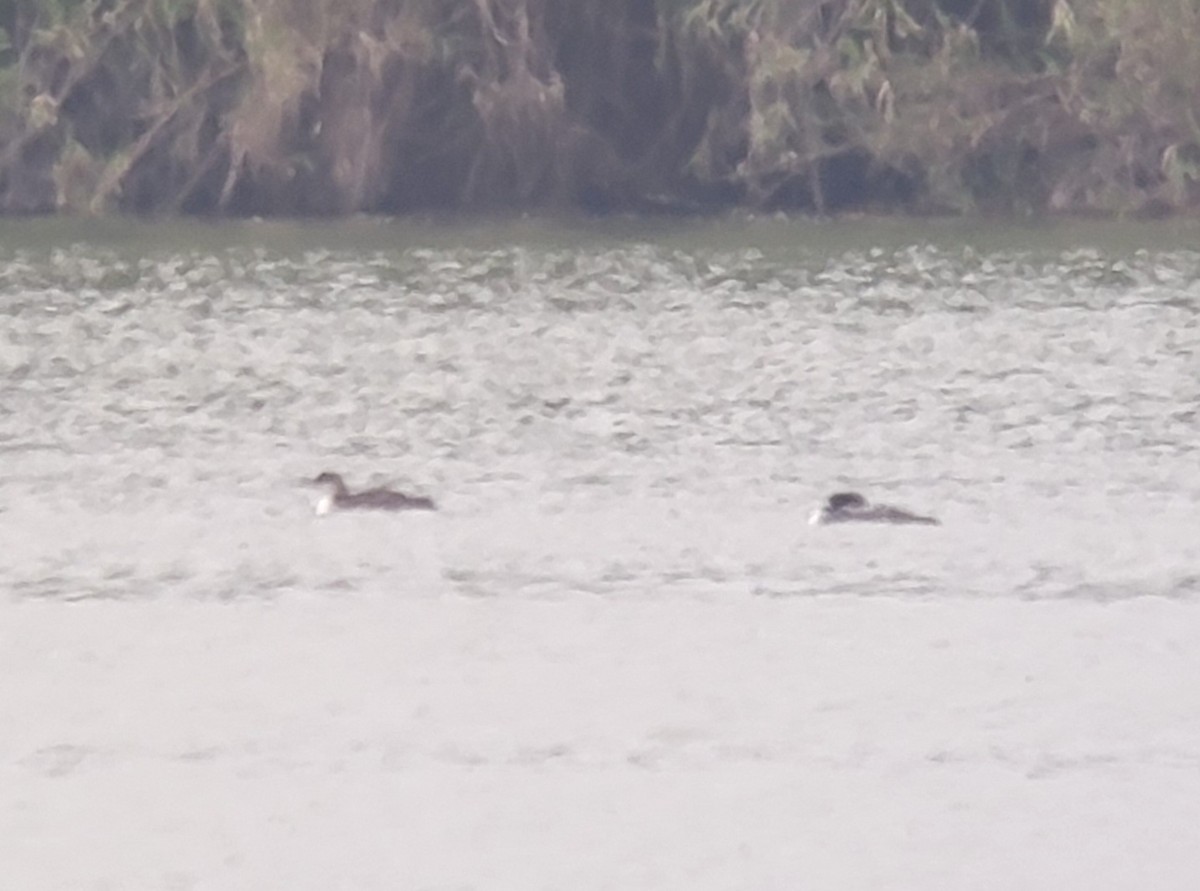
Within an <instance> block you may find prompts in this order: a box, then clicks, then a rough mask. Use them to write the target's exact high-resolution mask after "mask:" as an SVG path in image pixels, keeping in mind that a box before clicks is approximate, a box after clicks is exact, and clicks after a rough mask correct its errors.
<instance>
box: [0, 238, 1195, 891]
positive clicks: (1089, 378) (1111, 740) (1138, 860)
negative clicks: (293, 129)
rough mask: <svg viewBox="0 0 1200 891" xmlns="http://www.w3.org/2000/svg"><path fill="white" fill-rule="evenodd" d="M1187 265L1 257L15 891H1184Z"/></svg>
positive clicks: (341, 247)
mask: <svg viewBox="0 0 1200 891" xmlns="http://www.w3.org/2000/svg"><path fill="white" fill-rule="evenodd" d="M1194 236H1195V232H1194V231H1191V230H1190V229H1189V228H1188V227H1178V228H1172V227H1157V226H1154V227H1134V228H1126V227H1120V226H1098V227H1080V226H1077V225H1072V226H1046V227H1042V228H1039V229H1003V228H997V227H995V226H980V227H975V228H972V227H969V226H961V225H957V224H913V223H911V222H910V223H873V222H865V221H860V222H846V223H838V224H813V223H807V224H798V223H786V222H779V221H742V222H732V221H726V222H720V223H708V224H704V225H681V224H678V223H671V224H660V223H647V222H634V221H614V222H609V223H605V224H603V225H599V224H585V223H580V222H567V223H562V224H559V225H554V224H550V223H545V222H528V221H512V222H503V221H493V222H491V223H484V224H471V225H460V224H453V223H445V222H429V223H426V224H420V223H413V222H407V223H375V222H365V221H360V222H353V223H346V224H343V225H340V226H299V225H268V224H244V225H233V224H223V225H219V226H218V225H214V226H198V225H184V224H178V223H167V224H163V225H157V226H155V225H130V224H118V223H112V222H107V223H87V222H79V223H63V222H25V223H21V224H13V223H4V224H0V386H2V388H3V389H2V390H0V789H3V790H4V791H3V794H0V862H2V863H3V874H4V877H5V879H6V880H7V881H8V882H9V883H10V884H11V885H12V887H19V888H21V889H22V891H40V889H47V891H58V889H62V888H81V889H82V888H95V889H112V888H178V889H184V888H197V889H200V888H204V889H209V888H221V889H241V888H245V889H262V888H289V889H297V891H307V889H312V891H328V889H330V888H346V889H355V891H359V889H364V891H365V889H378V891H394V889H397V888H404V889H408V888H413V889H451V888H453V889H480V891H484V889H486V891H508V889H511V891H531V889H554V891H557V889H562V888H571V889H579V891H592V889H595V891H600V889H613V888H620V889H623V891H625V889H643V888H644V889H653V891H665V889H679V891H700V889H714V891H715V889H731V888H736V889H747V888H750V889H793V888H807V887H814V888H888V889H898V891H929V889H937V888H970V889H978V891H1011V889H1013V888H1055V889H1057V888H1072V889H1074V888H1079V889H1083V888H1086V889H1091V891H1109V889H1111V891H1126V889H1128V888H1135V887H1147V888H1154V889H1156V891H1191V888H1192V887H1193V886H1194V884H1195V878H1194V877H1195V876H1196V874H1197V873H1198V872H1200V846H1198V845H1197V844H1196V830H1195V827H1196V826H1197V825H1200V706H1198V705H1197V697H1196V694H1195V691H1194V689H1193V688H1194V686H1195V682H1194V681H1195V678H1196V677H1197V675H1198V674H1200V623H1198V622H1197V618H1196V606H1197V599H1198V598H1200V535H1197V530H1200V454H1198V452H1197V448H1196V445H1195V443H1196V440H1197V429H1198V423H1197V422H1198V420H1200V418H1198V415H1197V412H1198V410H1200V406H1198V402H1200V356H1198V355H1197V351H1198V349H1200V252H1198V251H1197V250H1196V249H1195V248H1194V247H1192V245H1193V244H1195V243H1200V239H1196V238H1195V237H1194ZM323 470H336V471H340V472H341V473H343V474H345V475H346V477H347V478H348V479H349V480H350V482H351V484H352V485H366V484H368V483H376V482H390V483H393V484H395V485H397V486H402V487H404V488H406V489H409V490H411V491H414V492H417V493H421V494H426V495H429V496H432V497H433V498H435V499H437V501H438V503H439V505H440V507H441V509H440V510H439V511H438V512H436V513H432V514H428V513H420V514H416V513H409V514H398V515H397V514H369V513H362V514H353V513H335V514H333V515H331V516H328V517H323V518H318V517H316V516H315V515H314V513H313V505H314V503H315V501H316V499H317V493H316V492H314V491H313V490H312V489H311V488H308V487H306V486H305V485H304V481H305V480H311V479H312V478H313V477H314V476H315V475H316V474H317V473H319V472H321V471H323ZM844 489H857V490H860V491H862V492H864V493H866V494H867V495H868V496H869V497H871V498H873V499H875V500H877V501H881V502H886V503H894V504H899V505H904V506H907V507H910V508H912V509H914V510H917V511H921V512H929V513H933V514H936V515H937V516H939V517H940V518H941V520H942V523H943V524H942V525H941V526H936V527H925V526H922V527H887V526H881V527H872V526H862V525H840V526H820V527H813V526H809V525H807V523H806V521H807V518H808V516H809V515H810V514H811V513H812V511H813V509H814V508H815V507H816V506H817V505H818V504H819V503H820V502H821V501H822V500H823V499H824V498H825V497H827V496H828V495H829V493H831V492H833V491H837V490H844Z"/></svg>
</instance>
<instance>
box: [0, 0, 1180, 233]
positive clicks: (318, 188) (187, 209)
mask: <svg viewBox="0 0 1200 891" xmlns="http://www.w3.org/2000/svg"><path fill="white" fill-rule="evenodd" d="M1196 33H1200V3H1197V2H1196V0H1156V2H1154V3H1144V2H1138V0H1092V2H1088V3H1083V2H1081V0H823V2H812V0H657V2H654V3H650V2H646V0H613V2H611V3H602V4H599V3H595V2H590V0H45V2H39V3H36V4H35V3H31V2H16V3H8V4H0V211H3V212H6V213H10V214H11V213H42V212H50V211H54V210H61V211H66V212H73V213H103V212H108V211H121V212H168V213H171V212H184V213H198V214H234V215H246V214H262V215H269V214H288V215H338V214H347V213H355V212H376V213H396V212H404V211H409V210H413V209H417V208H428V207H441V208H484V207H493V208H495V207H500V208H537V207H576V208H584V209H588V210H593V211H605V210H628V209H632V210H670V211H676V212H691V211H702V210H709V209H719V208H725V207H733V206H743V207H749V208H767V209H773V208H778V209H785V210H798V211H807V212H815V213H830V212H840V211H845V210H859V209H872V210H882V211H896V210H899V211H906V212H920V213H926V212H956V213H961V212H979V211H984V212H1001V213H1006V214H1018V215H1020V214H1041V213H1048V212H1067V213H1107V214H1138V213H1142V214H1158V213H1177V212H1191V211H1194V210H1195V209H1196V208H1197V206H1200V123H1198V122H1200V93H1197V92H1196V91H1195V89H1194V85H1195V84H1196V83H1200V44H1197V43H1196V42H1195V41H1194V40H1193V39H1192V35H1194V34H1196Z"/></svg>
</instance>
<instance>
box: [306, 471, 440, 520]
mask: <svg viewBox="0 0 1200 891" xmlns="http://www.w3.org/2000/svg"><path fill="white" fill-rule="evenodd" d="M313 484H314V485H318V486H325V487H326V489H327V490H328V491H327V493H326V494H325V497H323V498H322V499H321V500H320V501H319V502H318V503H317V514H327V513H329V512H330V511H331V510H335V509H336V510H437V505H435V504H434V503H433V499H431V498H426V497H424V496H422V495H405V494H404V493H403V492H397V491H395V490H394V489H383V488H377V489H365V490H363V491H362V492H351V491H350V490H349V489H347V488H346V482H345V480H343V479H342V477H341V474H337V473H333V472H331V471H328V470H326V471H325V472H324V473H322V474H321V475H320V476H318V477H317V478H316V479H315V480H313Z"/></svg>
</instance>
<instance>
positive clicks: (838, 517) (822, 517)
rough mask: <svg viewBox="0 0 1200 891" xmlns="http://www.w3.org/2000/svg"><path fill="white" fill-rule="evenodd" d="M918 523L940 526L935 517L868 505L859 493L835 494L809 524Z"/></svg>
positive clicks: (889, 507) (879, 505)
mask: <svg viewBox="0 0 1200 891" xmlns="http://www.w3.org/2000/svg"><path fill="white" fill-rule="evenodd" d="M855 522H857V523H918V524H923V525H926V526H940V525H941V523H940V522H939V521H938V520H937V519H936V518H935V517H923V516H921V515H920V514H914V513H912V512H910V511H906V510H903V509H901V508H899V507H892V506H891V505H890V504H868V503H867V499H865V498H863V497H862V496H861V495H859V494H858V493H857V492H835V493H834V494H832V495H830V496H829V501H828V502H826V504H825V506H824V507H822V508H821V509H820V510H818V511H816V512H815V513H814V514H813V515H812V517H811V518H809V523H811V524H812V525H814V526H817V525H824V524H826V523H855Z"/></svg>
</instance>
